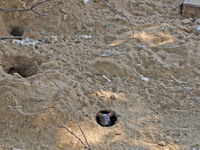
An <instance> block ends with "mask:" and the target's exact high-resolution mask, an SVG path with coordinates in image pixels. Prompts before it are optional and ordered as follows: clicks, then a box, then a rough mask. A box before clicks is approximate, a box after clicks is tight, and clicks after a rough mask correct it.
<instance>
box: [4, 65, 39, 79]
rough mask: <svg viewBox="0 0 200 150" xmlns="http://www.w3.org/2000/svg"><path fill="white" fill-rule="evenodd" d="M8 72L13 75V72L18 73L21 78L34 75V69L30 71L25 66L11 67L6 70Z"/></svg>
mask: <svg viewBox="0 0 200 150" xmlns="http://www.w3.org/2000/svg"><path fill="white" fill-rule="evenodd" d="M7 73H8V74H11V75H14V73H18V74H19V75H20V76H22V77H23V78H26V77H30V76H32V75H34V74H35V73H36V72H35V71H33V72H32V71H30V70H28V69H26V68H17V67H11V68H10V69H9V70H8V71H7Z"/></svg>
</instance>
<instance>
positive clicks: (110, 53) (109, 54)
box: [101, 50, 113, 57]
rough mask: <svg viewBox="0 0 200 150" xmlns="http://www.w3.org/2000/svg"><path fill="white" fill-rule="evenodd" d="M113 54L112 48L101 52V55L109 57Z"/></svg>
mask: <svg viewBox="0 0 200 150" xmlns="http://www.w3.org/2000/svg"><path fill="white" fill-rule="evenodd" d="M111 55H113V54H112V52H111V50H106V51H104V53H103V54H101V56H103V57H107V56H111Z"/></svg>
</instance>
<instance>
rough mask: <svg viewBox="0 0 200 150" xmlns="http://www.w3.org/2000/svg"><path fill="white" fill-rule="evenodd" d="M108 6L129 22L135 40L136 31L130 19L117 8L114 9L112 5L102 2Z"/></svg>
mask: <svg viewBox="0 0 200 150" xmlns="http://www.w3.org/2000/svg"><path fill="white" fill-rule="evenodd" d="M101 1H102V2H103V3H104V4H105V5H106V6H108V7H110V8H111V9H112V10H114V11H115V12H117V13H119V14H120V15H122V16H123V17H125V18H126V20H127V21H128V22H129V24H130V27H131V30H132V32H133V38H134V29H133V24H132V23H131V21H130V19H129V18H128V17H127V16H126V15H124V14H123V13H122V12H120V11H119V10H117V9H116V8H113V7H112V6H111V5H110V4H108V3H107V2H105V1H104V0H101Z"/></svg>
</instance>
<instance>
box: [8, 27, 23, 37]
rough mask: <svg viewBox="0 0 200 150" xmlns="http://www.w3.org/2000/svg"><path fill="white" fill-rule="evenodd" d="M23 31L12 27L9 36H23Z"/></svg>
mask: <svg viewBox="0 0 200 150" xmlns="http://www.w3.org/2000/svg"><path fill="white" fill-rule="evenodd" d="M23 33H24V30H23V29H22V28H21V27H12V28H11V31H10V34H11V35H13V36H23Z"/></svg>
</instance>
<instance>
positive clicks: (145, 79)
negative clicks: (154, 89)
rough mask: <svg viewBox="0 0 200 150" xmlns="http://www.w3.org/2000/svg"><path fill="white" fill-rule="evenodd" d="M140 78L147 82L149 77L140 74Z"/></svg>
mask: <svg viewBox="0 0 200 150" xmlns="http://www.w3.org/2000/svg"><path fill="white" fill-rule="evenodd" d="M141 80H143V81H146V82H149V78H147V77H144V76H143V75H141Z"/></svg>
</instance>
